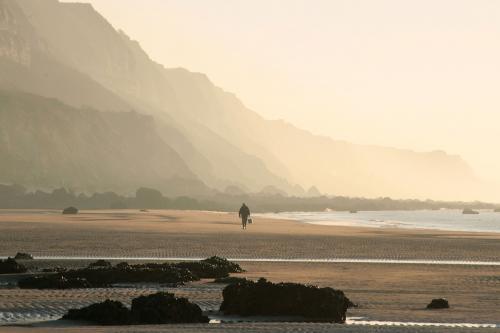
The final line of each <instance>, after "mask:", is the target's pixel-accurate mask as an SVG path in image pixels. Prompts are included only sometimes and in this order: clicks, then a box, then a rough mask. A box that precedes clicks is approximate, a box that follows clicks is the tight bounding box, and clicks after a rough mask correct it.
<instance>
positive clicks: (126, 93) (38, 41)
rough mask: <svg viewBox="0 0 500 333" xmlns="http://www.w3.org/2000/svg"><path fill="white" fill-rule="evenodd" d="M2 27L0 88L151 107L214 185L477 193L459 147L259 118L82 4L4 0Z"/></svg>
mask: <svg viewBox="0 0 500 333" xmlns="http://www.w3.org/2000/svg"><path fill="white" fill-rule="evenodd" d="M27 18H29V19H27ZM0 27H2V28H4V29H2V28H0V71H1V72H2V73H5V75H2V76H1V77H0V88H2V87H4V88H9V89H12V88H15V89H18V90H22V91H28V92H32V93H34V94H38V95H42V96H47V97H55V98H58V99H60V100H62V101H64V102H65V103H67V104H70V105H72V106H75V107H81V106H82V105H87V106H91V107H92V108H94V109H98V110H105V111H130V110H135V111H137V112H139V113H146V114H150V115H152V116H153V117H154V127H155V130H156V132H157V134H158V136H159V137H161V139H162V140H163V141H164V142H166V143H167V144H168V145H169V147H171V148H172V149H173V150H175V152H176V153H177V154H178V156H180V158H181V159H182V160H183V161H184V162H185V163H186V164H187V165H188V166H189V168H190V169H191V170H192V171H193V173H194V174H196V175H197V176H198V177H199V178H200V179H201V180H202V181H204V182H205V183H206V184H207V185H209V186H211V187H215V188H219V189H223V188H225V187H226V186H228V185H237V186H239V187H241V188H246V189H248V190H251V191H259V190H261V189H262V188H264V187H266V186H268V185H270V186H274V187H275V188H277V189H281V190H285V191H287V192H288V193H294V194H303V190H302V188H309V187H310V186H312V185H315V186H316V187H317V188H319V190H320V191H321V192H324V193H335V194H346V195H357V196H394V197H418V198H426V197H432V198H437V199H465V198H466V197H465V196H460V197H457V193H463V192H464V191H463V189H466V190H467V191H466V195H467V196H469V198H471V199H472V198H474V196H475V195H477V194H478V193H480V189H479V185H478V183H477V181H476V180H475V178H474V175H473V173H472V171H471V170H470V168H469V167H468V166H467V164H466V163H465V162H464V161H463V160H461V159H460V158H459V157H456V156H450V155H447V154H445V153H416V152H412V151H405V150H396V149H391V148H384V147H372V146H360V145H354V144H350V143H346V142H340V141H335V140H332V139H330V138H326V137H319V136H314V135H312V134H310V133H308V132H307V131H303V130H300V129H298V128H296V127H294V126H292V125H289V124H286V123H285V122H282V121H269V120H266V119H264V118H262V117H261V116H259V115H258V114H257V113H255V112H253V111H252V110H249V109H247V108H246V107H245V106H244V105H243V104H242V103H241V101H239V100H238V99H237V98H236V97H235V96H234V95H232V94H230V93H227V92H225V91H224V90H222V89H220V88H219V87H217V86H215V85H214V84H213V83H212V82H210V80H209V79H208V78H207V77H206V76H205V75H203V74H200V73H192V72H189V71H187V70H184V69H166V68H164V67H163V66H161V65H159V64H157V63H155V62H153V61H152V60H151V59H150V58H149V57H148V55H147V54H146V53H145V52H144V51H143V50H142V49H141V47H140V45H139V44H138V43H137V42H135V41H132V40H131V39H130V38H128V37H127V36H126V35H125V34H124V33H123V32H119V31H116V30H115V29H114V28H113V27H112V26H111V25H110V24H109V23H108V22H107V21H106V20H105V18H103V17H102V16H101V15H100V14H99V13H97V12H96V11H95V10H94V9H93V8H92V7H91V6H90V5H87V4H76V3H59V2H58V1H56V0H46V1H36V0H17V1H13V0H0ZM4 35H8V36H9V37H4ZM12 36H14V37H15V38H14V37H12ZM13 38H14V39H13ZM162 42H168V41H162ZM165 168H166V171H165V172H166V173H168V167H167V166H166V167H165ZM297 184H298V185H300V186H297ZM301 187H302V188H301ZM459 189H461V191H460V190H459Z"/></svg>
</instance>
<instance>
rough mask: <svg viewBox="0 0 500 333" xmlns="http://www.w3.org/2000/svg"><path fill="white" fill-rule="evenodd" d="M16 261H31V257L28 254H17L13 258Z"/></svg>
mask: <svg viewBox="0 0 500 333" xmlns="http://www.w3.org/2000/svg"><path fill="white" fill-rule="evenodd" d="M14 259H16V260H33V256H32V255H31V254H29V253H24V252H17V253H16V255H15V256H14Z"/></svg>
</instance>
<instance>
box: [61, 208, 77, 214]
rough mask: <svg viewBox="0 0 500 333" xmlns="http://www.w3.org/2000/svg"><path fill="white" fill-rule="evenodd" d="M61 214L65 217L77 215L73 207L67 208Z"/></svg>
mask: <svg viewBox="0 0 500 333" xmlns="http://www.w3.org/2000/svg"><path fill="white" fill-rule="evenodd" d="M62 213H63V214H65V215H66V214H78V208H76V207H73V206H71V207H67V208H64V210H63V212H62Z"/></svg>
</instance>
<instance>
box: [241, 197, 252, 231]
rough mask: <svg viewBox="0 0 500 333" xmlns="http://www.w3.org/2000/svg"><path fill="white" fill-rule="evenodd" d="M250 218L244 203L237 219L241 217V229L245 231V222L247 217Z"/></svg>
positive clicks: (248, 210)
mask: <svg viewBox="0 0 500 333" xmlns="http://www.w3.org/2000/svg"><path fill="white" fill-rule="evenodd" d="M249 216H250V209H249V208H248V206H247V205H245V203H243V204H242V205H241V208H240V212H239V217H241V228H242V229H246V228H247V221H248V217H249Z"/></svg>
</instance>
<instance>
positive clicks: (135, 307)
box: [132, 292, 208, 324]
mask: <svg viewBox="0 0 500 333" xmlns="http://www.w3.org/2000/svg"><path fill="white" fill-rule="evenodd" d="M132 318H133V322H134V323H136V324H173V323H208V317H206V316H204V315H203V314H202V311H201V309H200V307H199V306H198V305H196V304H194V303H191V302H189V300H188V299H187V298H182V297H181V298H177V297H175V296H174V295H173V294H170V293H163V292H160V293H156V294H152V295H148V296H140V297H138V298H135V299H133V300H132Z"/></svg>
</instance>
